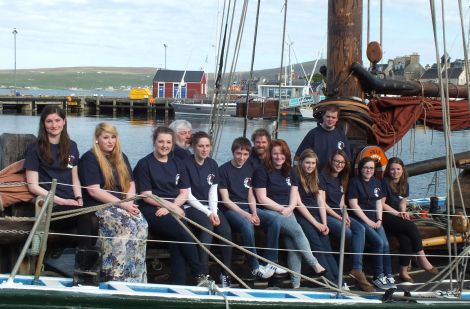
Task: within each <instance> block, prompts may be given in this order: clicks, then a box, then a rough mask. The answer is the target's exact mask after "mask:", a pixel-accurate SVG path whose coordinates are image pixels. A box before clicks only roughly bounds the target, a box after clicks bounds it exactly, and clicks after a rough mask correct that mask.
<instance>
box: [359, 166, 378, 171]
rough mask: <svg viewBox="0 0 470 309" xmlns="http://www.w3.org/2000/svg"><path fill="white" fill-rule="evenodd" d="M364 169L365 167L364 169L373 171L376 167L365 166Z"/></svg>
mask: <svg viewBox="0 0 470 309" xmlns="http://www.w3.org/2000/svg"><path fill="white" fill-rule="evenodd" d="M362 169H363V170H370V171H373V170H375V167H373V166H363V167H362Z"/></svg>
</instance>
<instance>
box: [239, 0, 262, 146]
mask: <svg viewBox="0 0 470 309" xmlns="http://www.w3.org/2000/svg"><path fill="white" fill-rule="evenodd" d="M260 6H261V0H258V4H257V7H256V21H255V33H254V37H253V48H252V52H251V67H250V79H249V80H248V85H247V87H246V100H245V107H246V111H245V118H244V120H243V137H246V129H247V126H248V111H249V110H250V109H249V108H248V107H249V104H250V84H251V83H252V82H253V66H254V64H255V55H256V39H257V37H258V23H259V8H260Z"/></svg>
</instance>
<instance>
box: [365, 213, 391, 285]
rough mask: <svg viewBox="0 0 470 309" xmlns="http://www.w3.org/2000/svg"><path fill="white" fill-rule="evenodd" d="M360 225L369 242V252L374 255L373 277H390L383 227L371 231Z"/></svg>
mask: <svg viewBox="0 0 470 309" xmlns="http://www.w3.org/2000/svg"><path fill="white" fill-rule="evenodd" d="M360 223H361V224H362V226H364V228H365V229H366V239H367V240H368V241H369V242H370V245H371V251H372V253H374V277H378V276H379V275H381V274H384V275H392V258H391V256H390V247H389V245H388V240H387V235H386V234H385V230H384V228H383V226H380V227H379V228H378V229H373V228H371V227H370V226H368V225H367V224H366V223H363V222H362V221H360Z"/></svg>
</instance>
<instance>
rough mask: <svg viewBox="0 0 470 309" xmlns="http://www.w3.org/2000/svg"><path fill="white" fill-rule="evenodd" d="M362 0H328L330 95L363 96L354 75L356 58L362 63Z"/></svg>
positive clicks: (328, 77) (328, 73)
mask: <svg viewBox="0 0 470 309" xmlns="http://www.w3.org/2000/svg"><path fill="white" fill-rule="evenodd" d="M361 45H362V0H342V1H336V0H329V1H328V57H327V84H326V95H327V96H329V97H359V98H360V97H362V90H361V87H360V85H359V82H358V80H357V79H356V78H355V77H353V76H351V77H349V74H350V66H351V64H352V63H353V62H359V63H362V60H361V57H362V46H361Z"/></svg>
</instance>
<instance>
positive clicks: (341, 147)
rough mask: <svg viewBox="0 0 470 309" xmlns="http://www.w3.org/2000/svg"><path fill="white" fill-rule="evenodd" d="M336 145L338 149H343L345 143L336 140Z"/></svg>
mask: <svg viewBox="0 0 470 309" xmlns="http://www.w3.org/2000/svg"><path fill="white" fill-rule="evenodd" d="M337 146H338V149H341V150H343V149H344V147H345V145H344V143H343V142H342V141H338V145H337Z"/></svg>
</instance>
